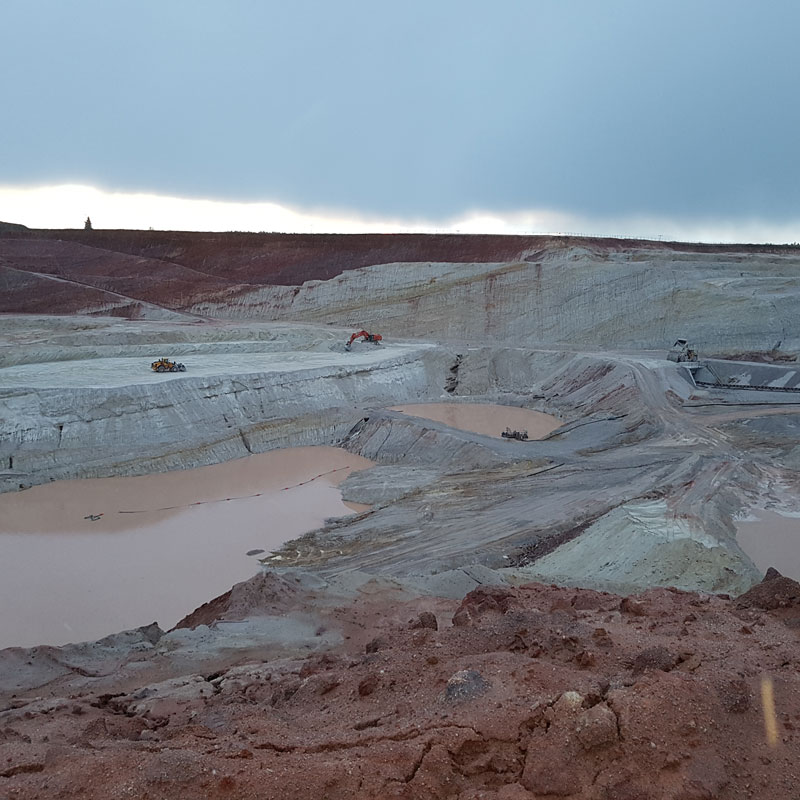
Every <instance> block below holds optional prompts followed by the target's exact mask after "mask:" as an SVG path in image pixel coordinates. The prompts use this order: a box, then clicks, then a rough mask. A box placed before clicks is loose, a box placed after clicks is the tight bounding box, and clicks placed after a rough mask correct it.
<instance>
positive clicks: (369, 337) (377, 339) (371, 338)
mask: <svg viewBox="0 0 800 800" xmlns="http://www.w3.org/2000/svg"><path fill="white" fill-rule="evenodd" d="M362 337H363V339H364V341H365V342H372V344H380V343H381V340H382V339H383V336H381V335H380V334H379V333H368V332H367V331H359V332H358V333H354V334H353V335H352V336H351V337H350V339H349V341H348V342H347V344H346V345H345V346H344V349H345V350H349V349H350V347H351V346H352V344H353V342H354V341H355V340H356V339H361V338H362Z"/></svg>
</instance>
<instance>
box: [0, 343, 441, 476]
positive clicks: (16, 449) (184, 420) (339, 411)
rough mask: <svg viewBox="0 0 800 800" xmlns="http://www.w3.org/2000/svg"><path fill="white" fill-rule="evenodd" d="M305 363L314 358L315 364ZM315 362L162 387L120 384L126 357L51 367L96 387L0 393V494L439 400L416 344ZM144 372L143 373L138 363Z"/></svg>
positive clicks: (143, 469) (431, 352)
mask: <svg viewBox="0 0 800 800" xmlns="http://www.w3.org/2000/svg"><path fill="white" fill-rule="evenodd" d="M204 358H212V357H211V356H198V355H196V356H194V363H195V372H200V373H202V372H203V371H204V370H203V360H204ZM216 358H218V359H221V360H223V361H225V360H227V359H230V360H233V359H234V356H225V355H222V356H216ZM239 358H241V356H239ZM306 358H307V359H308V360H309V361H311V362H312V363H313V361H314V357H312V356H310V355H309V356H306ZM315 358H316V366H310V367H305V366H303V364H302V362H300V363H294V364H292V363H288V364H287V363H285V362H284V361H281V360H278V361H277V362H276V365H275V366H274V367H273V368H272V369H269V370H267V369H266V368H265V369H262V370H254V369H253V368H251V369H249V370H244V369H242V371H241V372H240V373H237V372H236V371H235V370H233V371H231V370H228V372H227V374H226V373H225V372H224V371H223V370H219V369H216V368H215V366H214V364H212V365H211V366H209V368H208V369H207V370H205V371H206V372H207V373H208V374H205V375H203V374H200V375H191V374H189V373H186V374H183V373H182V374H180V377H178V376H158V377H160V378H162V380H156V381H155V382H154V381H153V380H152V377H153V376H152V375H150V374H144V375H143V376H142V378H141V379H140V380H135V379H133V380H126V379H125V378H124V377H120V375H119V371H120V370H121V369H123V368H124V367H123V366H120V364H122V362H123V361H125V360H126V359H92V360H90V361H77V362H68V363H66V364H62V365H59V366H62V368H68V369H69V370H71V372H70V374H71V375H72V376H73V378H75V376H77V378H75V380H78V381H82V382H83V383H84V384H87V383H89V384H90V383H91V382H92V380H91V377H89V378H88V379H87V378H86V377H85V376H84V375H83V372H84V370H89V371H90V373H89V374H90V376H91V374H92V372H95V373H96V374H97V376H98V377H97V378H96V380H95V381H94V383H95V385H82V386H74V385H72V386H69V385H67V386H60V387H58V386H56V387H53V388H43V387H41V386H39V387H30V386H29V387H26V386H24V385H17V386H14V387H9V388H6V389H4V390H2V392H0V441H1V442H2V451H0V458H2V459H3V461H4V464H3V467H4V468H5V469H6V470H7V473H6V474H5V475H3V474H0V490H2V488H3V487H4V488H6V489H16V488H18V485H19V484H20V483H22V484H31V483H40V482H41V481H42V480H56V479H62V478H72V477H95V476H97V477H99V476H105V475H112V474H113V475H135V474H143V473H147V472H153V471H161V470H165V469H178V468H190V467H195V466H201V465H203V464H210V463H215V462H218V461H224V460H227V459H230V458H239V457H242V456H246V455H248V454H249V453H257V452H263V451H265V450H270V449H273V448H276V447H282V446H290V445H291V446H298V445H311V444H332V443H334V442H335V441H336V440H338V439H339V438H341V437H342V436H344V435H345V434H346V433H347V432H348V431H349V430H350V429H351V428H352V426H353V425H354V424H355V423H356V422H357V421H358V420H359V419H360V418H362V417H363V411H362V407H363V406H369V405H377V406H385V405H391V404H392V403H394V402H398V401H412V400H418V399H420V398H423V399H429V398H431V397H434V398H435V397H436V396H438V394H439V392H440V391H441V388H440V385H441V384H442V383H443V380H444V378H443V372H444V364H445V363H446V361H447V358H446V357H445V356H443V355H442V354H441V353H439V352H438V351H437V350H436V349H435V348H430V347H424V346H422V347H418V348H414V347H405V348H401V347H398V348H394V349H392V348H386V349H385V350H382V351H380V352H376V353H374V354H373V353H370V354H368V356H367V355H365V356H362V357H361V358H360V359H359V358H358V357H355V358H353V359H352V360H350V361H348V360H346V359H344V358H342V356H341V355H339V356H337V355H336V354H331V353H329V354H328V357H327V358H326V357H323V356H320V355H317V356H316V357H315ZM365 359H368V360H365ZM130 360H131V359H127V361H130ZM326 361H327V362H328V363H325V362H326ZM114 364H117V369H116V371H115V370H114V369H112V367H113V366H114ZM45 366H46V365H45ZM17 369H24V367H21V368H17ZM143 371H144V372H145V373H149V369H148V368H147V366H146V364H145V365H144V368H143ZM9 372H10V370H5V371H4V373H6V377H7V376H8V373H9ZM104 372H108V373H109V374H108V375H107V376H105V377H103V373H104ZM51 373H52V370H51ZM164 378H165V379H164ZM9 380H10V378H9ZM49 380H51V381H52V376H51V377H50V378H49ZM31 382H33V378H31Z"/></svg>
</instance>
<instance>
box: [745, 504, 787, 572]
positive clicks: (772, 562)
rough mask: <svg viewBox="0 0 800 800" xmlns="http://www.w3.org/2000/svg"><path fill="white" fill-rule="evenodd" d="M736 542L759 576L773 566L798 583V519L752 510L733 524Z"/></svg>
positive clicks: (773, 512)
mask: <svg viewBox="0 0 800 800" xmlns="http://www.w3.org/2000/svg"><path fill="white" fill-rule="evenodd" d="M736 541H737V542H738V543H739V547H741V548H742V550H744V552H745V553H747V555H748V556H749V557H750V560H751V561H752V562H753V563H754V564H755V565H756V567H758V569H759V570H760V571H761V572H762V573H764V572H766V571H767V569H768V568H769V567H775V569H777V570H778V572H780V573H781V574H782V575H785V576H786V577H787V578H794V580H800V518H798V517H795V516H784V515H783V514H778V513H777V512H775V511H769V510H764V509H760V508H759V509H752V510H751V512H750V516H749V517H748V518H747V519H742V520H737V521H736Z"/></svg>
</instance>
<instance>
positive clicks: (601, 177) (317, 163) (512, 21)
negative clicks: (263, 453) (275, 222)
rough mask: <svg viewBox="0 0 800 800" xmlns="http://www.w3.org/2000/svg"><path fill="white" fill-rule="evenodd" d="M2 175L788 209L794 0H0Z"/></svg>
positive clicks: (252, 194)
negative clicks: (0, 25) (761, 0)
mask: <svg viewBox="0 0 800 800" xmlns="http://www.w3.org/2000/svg"><path fill="white" fill-rule="evenodd" d="M3 17H4V32H3V33H2V40H3V42H2V48H0V91H2V98H3V124H2V127H1V128H0V167H1V169H0V182H2V183H12V182H13V183H34V182H35V183H45V182H46V183H55V182H63V181H76V182H84V183H85V182H91V183H95V184H98V185H101V186H104V187H107V188H115V189H124V190H137V189H141V190H150V191H156V192H160V193H173V194H181V195H186V194H190V195H200V196H207V197H215V198H226V199H242V200H243V199H262V200H274V201H277V202H282V203H293V204H299V205H303V206H328V207H339V208H352V209H356V210H359V211H361V212H365V213H377V214H401V215H405V216H423V215H424V216H428V217H442V216H450V215H455V214H459V213H461V212H463V211H464V210H468V209H470V208H476V207H478V208H484V209H492V210H496V211H504V210H513V209H518V208H553V209H558V210H563V211H568V212H572V213H578V214H604V215H615V214H630V213H646V214H661V215H672V216H674V215H694V214H701V215H713V216H717V217H721V216H725V217H737V216H740V217H744V216H748V215H757V216H762V217H769V218H772V219H788V218H796V217H797V215H798V213H800V192H798V189H797V184H798V176H797V167H796V166H795V162H796V140H797V130H798V123H800V112H799V111H798V107H797V103H796V102H795V94H796V86H797V81H798V77H800V76H799V75H798V66H799V65H800V57H799V56H798V48H797V46H796V41H795V40H796V34H797V30H798V29H799V28H800V6H798V5H797V4H796V3H791V2H786V3H783V2H773V3H769V4H756V3H753V2H749V0H748V1H747V2H745V1H743V0H738V1H737V0H728V1H727V2H717V1H716V0H710V1H709V2H703V1H702V0H694V1H693V2H686V1H683V2H681V1H678V2H675V1H674V0H673V1H672V2H661V0H653V1H652V2H642V0H629V1H628V2H617V1H614V0H610V1H609V2H604V3H599V2H597V0H575V1H574V2H567V1H564V2H555V0H553V2H536V1H535V0H528V1H527V2H526V1H525V0H520V1H519V2H508V1H506V2H502V1H498V0H495V2H491V3H490V2H469V1H468V0H457V1H456V0H452V1H451V0H438V1H437V0H428V2H421V1H416V0H411V1H410V2H405V3H388V2H387V3H381V2H376V0H372V2H367V1H366V0H363V1H361V0H359V1H358V2H356V1H355V0H340V1H339V2H322V0H320V2H308V1H306V2H303V1H302V0H301V1H300V2H292V3H285V2H280V3H279V2H258V1H257V0H229V2H225V3H222V2H202V1H200V0H191V1H189V0H171V1H170V0H161V1H160V2H154V1H153V0H140V2H115V3H108V2H89V1H88V0H76V2H71V3H64V2H61V0H50V1H47V0H39V1H38V2H37V0H26V1H25V2H20V1H19V0H10V2H9V1H8V0H7V2H6V3H4V8H3Z"/></svg>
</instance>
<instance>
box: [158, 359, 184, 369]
mask: <svg viewBox="0 0 800 800" xmlns="http://www.w3.org/2000/svg"><path fill="white" fill-rule="evenodd" d="M150 369H152V370H153V372H186V367H185V366H184V365H183V364H178V363H177V362H176V361H170V360H169V359H168V358H159V359H158V361H154V362H153V363H152V364H151V365H150Z"/></svg>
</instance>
